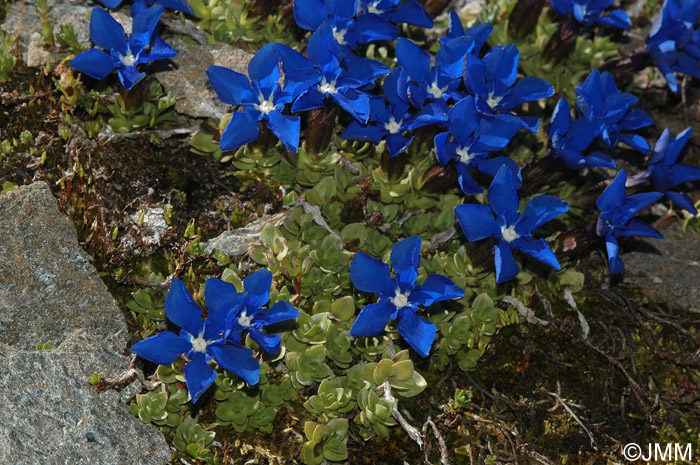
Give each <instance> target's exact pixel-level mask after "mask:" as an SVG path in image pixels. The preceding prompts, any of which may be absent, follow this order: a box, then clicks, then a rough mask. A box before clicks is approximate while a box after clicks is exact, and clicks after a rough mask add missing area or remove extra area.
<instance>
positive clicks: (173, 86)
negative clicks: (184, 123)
mask: <svg viewBox="0 0 700 465" xmlns="http://www.w3.org/2000/svg"><path fill="white" fill-rule="evenodd" d="M171 45H172V47H173V48H174V49H175V50H177V52H178V56H176V57H174V58H171V60H172V62H173V63H174V65H175V66H174V67H172V68H171V69H167V70H163V71H160V72H158V73H156V75H155V76H156V78H157V79H158V80H159V81H160V83H161V84H162V85H163V87H165V90H166V91H168V92H172V93H173V94H175V95H176V96H177V102H176V103H175V110H176V111H178V112H179V113H183V114H186V115H189V116H192V117H196V118H216V119H220V118H221V117H222V116H224V115H225V114H226V113H227V112H229V111H230V108H231V106H230V105H227V104H225V103H223V102H221V101H220V100H219V98H218V97H217V96H216V93H215V92H214V90H212V88H211V86H210V85H209V79H208V78H207V74H206V71H207V67H208V66H209V65H218V66H225V67H226V68H231V69H232V70H234V71H238V72H239V73H243V74H247V71H248V62H249V61H250V59H251V58H252V57H253V55H252V54H250V53H248V52H246V51H244V50H242V49H239V48H235V47H232V46H231V45H227V44H222V43H218V44H213V45H196V44H186V43H184V42H180V41H177V40H173V41H172V42H171Z"/></svg>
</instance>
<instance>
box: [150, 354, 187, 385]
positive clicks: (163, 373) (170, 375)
mask: <svg viewBox="0 0 700 465" xmlns="http://www.w3.org/2000/svg"><path fill="white" fill-rule="evenodd" d="M182 368H183V365H182V361H181V360H175V361H174V362H173V363H172V364H170V365H158V368H157V369H156V375H157V376H158V379H159V380H161V381H162V382H164V383H165V384H173V383H175V382H178V381H179V382H180V383H183V384H184V383H185V382H186V380H185V372H184V371H183V369H182Z"/></svg>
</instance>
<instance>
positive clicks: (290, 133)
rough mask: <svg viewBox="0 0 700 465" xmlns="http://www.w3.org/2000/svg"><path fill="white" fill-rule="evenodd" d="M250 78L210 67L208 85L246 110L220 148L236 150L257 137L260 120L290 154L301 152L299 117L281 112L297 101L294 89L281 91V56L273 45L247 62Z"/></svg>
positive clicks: (229, 128) (238, 114)
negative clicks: (265, 123)
mask: <svg viewBox="0 0 700 465" xmlns="http://www.w3.org/2000/svg"><path fill="white" fill-rule="evenodd" d="M248 75H249V76H250V80H249V79H248V77H247V76H245V75H244V74H241V73H237V72H236V71H233V70H230V69H228V68H224V67H222V66H214V65H212V66H209V67H208V68H207V76H208V77H209V83H210V84H211V86H212V88H214V91H215V92H216V94H217V95H218V96H219V99H221V101H222V102H224V103H228V104H230V105H241V107H242V109H243V111H237V112H235V113H234V114H233V117H232V118H231V121H230V122H229V123H228V125H227V126H226V129H224V133H223V135H222V136H221V143H220V144H219V147H221V150H223V151H227V150H233V149H235V148H238V147H240V146H241V145H244V144H247V143H249V142H253V141H255V140H256V139H257V138H258V134H259V127H258V122H259V121H266V122H267V127H268V128H269V129H270V130H271V131H272V132H273V133H274V134H275V135H276V136H277V138H278V139H279V140H280V141H282V143H283V144H284V146H285V147H287V149H289V150H290V151H292V152H294V153H297V151H298V149H299V128H300V123H299V117H298V116H288V115H285V114H283V113H282V111H283V110H284V106H285V104H287V103H290V102H291V101H292V100H294V97H296V95H295V94H294V92H293V91H294V89H287V88H284V89H283V88H282V87H281V86H280V84H279V80H280V70H279V56H278V55H277V53H276V52H275V49H274V44H273V43H269V44H267V45H265V46H264V47H263V48H261V49H260V50H258V52H257V53H256V54H255V56H253V58H252V59H251V60H250V63H248Z"/></svg>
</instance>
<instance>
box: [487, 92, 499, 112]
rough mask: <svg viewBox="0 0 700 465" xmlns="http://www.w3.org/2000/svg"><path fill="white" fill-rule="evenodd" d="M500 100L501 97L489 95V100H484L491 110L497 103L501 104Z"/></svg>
mask: <svg viewBox="0 0 700 465" xmlns="http://www.w3.org/2000/svg"><path fill="white" fill-rule="evenodd" d="M501 100H503V96H502V95H499V96H497V97H495V96H494V95H493V94H489V98H488V100H486V104H487V105H488V106H489V107H491V108H492V109H493V108H494V107H496V106H497V105H498V104H499V103H501Z"/></svg>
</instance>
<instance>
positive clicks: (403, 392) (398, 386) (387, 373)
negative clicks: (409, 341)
mask: <svg viewBox="0 0 700 465" xmlns="http://www.w3.org/2000/svg"><path fill="white" fill-rule="evenodd" d="M364 370H365V377H366V379H367V380H368V381H369V382H370V383H372V384H373V385H374V386H381V385H383V384H384V382H386V381H388V382H389V385H390V386H391V393H392V394H394V395H397V396H401V397H414V396H417V395H418V394H420V393H421V392H423V391H424V390H425V388H426V387H427V383H426V382H425V378H423V376H421V374H420V373H418V372H417V371H415V370H414V369H413V362H412V361H411V359H410V357H409V355H408V350H402V351H401V352H399V353H398V354H396V356H395V357H394V358H393V359H391V360H390V359H388V358H385V359H382V360H380V361H379V363H368V364H367V365H365V366H364Z"/></svg>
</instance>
